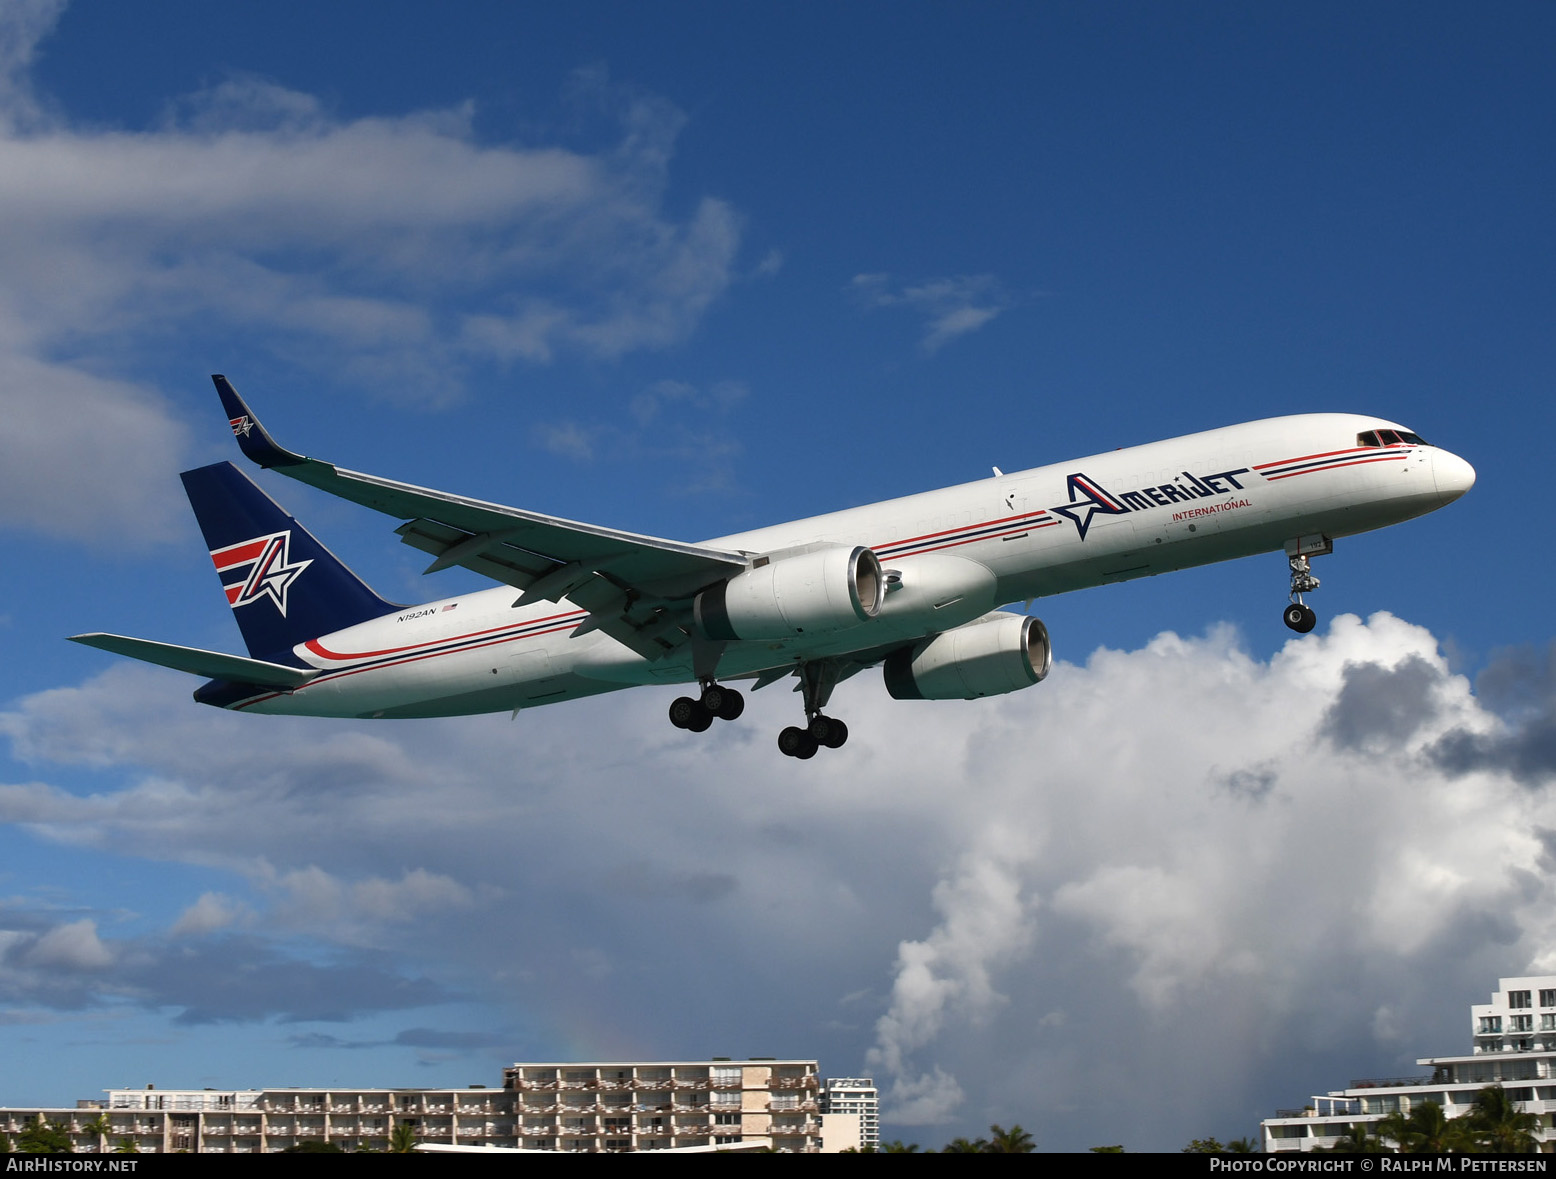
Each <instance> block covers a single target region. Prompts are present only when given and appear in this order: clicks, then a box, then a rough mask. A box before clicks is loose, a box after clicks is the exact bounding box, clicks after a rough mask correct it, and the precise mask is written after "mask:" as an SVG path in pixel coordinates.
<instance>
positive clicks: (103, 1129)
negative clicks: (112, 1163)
mask: <svg viewBox="0 0 1556 1179" xmlns="http://www.w3.org/2000/svg"><path fill="white" fill-rule="evenodd" d="M111 1129H113V1127H112V1126H110V1125H109V1124H108V1119H107V1118H105V1117H104V1116H103V1115H102V1114H98V1115H97V1116H96V1117H95V1118H93V1119H92V1120H91V1121H89V1122H82V1123H81V1132H82V1133H83V1134H96V1135H97V1153H98V1154H107V1153H108V1131H109V1130H111Z"/></svg>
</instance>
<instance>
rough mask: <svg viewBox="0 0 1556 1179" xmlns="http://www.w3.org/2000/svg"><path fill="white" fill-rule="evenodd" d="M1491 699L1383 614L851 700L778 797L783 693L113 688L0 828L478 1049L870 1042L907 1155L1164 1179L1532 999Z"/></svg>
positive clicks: (852, 1062)
mask: <svg viewBox="0 0 1556 1179" xmlns="http://www.w3.org/2000/svg"><path fill="white" fill-rule="evenodd" d="M1061 641H1062V636H1061ZM1490 674H1491V673H1488V675H1490ZM1492 678H1493V679H1494V678H1495V677H1492ZM1504 678H1505V677H1504ZM1525 678H1526V679H1528V680H1530V682H1531V683H1534V684H1535V687H1529V688H1526V689H1520V690H1519V692H1522V693H1523V694H1522V695H1520V694H1519V692H1514V691H1511V690H1509V692H1508V695H1509V696H1510V698H1516V699H1519V700H1521V701H1523V703H1521V704H1520V705H1519V708H1518V709H1517V710H1515V711H1509V712H1508V713H1507V714H1506V715H1505V716H1499V715H1496V714H1493V713H1491V712H1490V711H1488V710H1487V708H1486V707H1485V705H1484V704H1483V703H1482V701H1480V700H1479V699H1477V697H1476V696H1475V695H1474V694H1473V693H1472V691H1471V688H1470V685H1469V683H1468V682H1467V681H1466V680H1465V679H1464V678H1463V677H1460V676H1456V675H1454V674H1452V673H1451V672H1450V671H1449V669H1448V667H1447V666H1446V664H1445V663H1444V661H1443V659H1442V657H1441V655H1440V654H1439V653H1438V651H1437V649H1436V643H1435V641H1434V639H1433V637H1432V636H1431V635H1430V634H1428V633H1427V632H1425V631H1423V630H1421V629H1420V628H1418V627H1414V626H1411V625H1409V624H1407V623H1404V622H1401V621H1400V620H1398V619H1395V618H1392V617H1389V616H1388V615H1377V616H1375V617H1374V618H1372V619H1370V620H1368V621H1367V622H1363V621H1361V620H1359V619H1356V618H1350V617H1341V618H1337V619H1336V620H1335V621H1334V622H1333V624H1332V625H1331V627H1330V628H1329V630H1328V631H1327V632H1326V633H1324V634H1317V633H1315V634H1314V635H1310V636H1307V637H1306V638H1303V639H1300V640H1292V641H1291V642H1290V643H1288V644H1287V646H1286V647H1285V648H1284V649H1283V650H1282V651H1281V652H1279V653H1278V654H1277V655H1276V656H1275V657H1273V658H1272V659H1270V660H1267V661H1265V660H1257V659H1254V658H1251V657H1250V656H1248V655H1247V654H1246V653H1245V652H1243V651H1242V650H1241V649H1240V648H1239V646H1238V644H1237V642H1236V638H1235V635H1234V634H1233V633H1232V632H1230V631H1229V630H1218V631H1215V632H1212V633H1211V634H1209V635H1207V636H1204V637H1200V638H1182V637H1179V636H1176V635H1172V634H1164V635H1162V636H1159V637H1158V638H1157V639H1156V640H1154V641H1153V642H1152V643H1150V644H1149V645H1148V646H1146V647H1144V648H1142V649H1140V650H1137V651H1128V652H1125V651H1110V650H1099V651H1097V652H1096V653H1095V654H1094V655H1093V656H1092V657H1091V658H1090V659H1089V660H1088V661H1087V662H1086V663H1085V664H1084V665H1072V664H1060V665H1057V666H1056V667H1055V669H1054V671H1053V673H1052V675H1051V676H1050V677H1049V679H1048V680H1047V681H1046V682H1045V683H1044V684H1043V685H1042V686H1040V687H1038V688H1034V689H1032V690H1030V691H1027V692H1022V693H1017V694H1015V695H1012V696H1008V697H1002V698H999V699H995V700H985V701H976V702H954V703H941V704H898V703H895V702H892V701H890V700H888V699H886V698H885V695H884V693H883V692H882V690H881V689H880V686H879V682H878V680H875V679H874V677H872V676H861V677H859V678H858V679H855V680H850V681H849V682H848V683H846V684H844V685H843V686H842V687H841V688H840V689H839V691H838V693H837V695H836V697H835V699H834V702H833V705H832V707H831V709H830V711H832V712H834V713H836V714H837V715H839V716H842V717H844V718H846V719H847V720H848V721H849V723H850V727H851V729H852V737H851V738H850V741H849V743H848V745H847V746H846V747H845V748H844V749H842V750H838V751H830V752H824V753H823V754H822V755H819V756H818V757H817V758H816V759H814V760H813V761H811V762H806V763H800V762H795V761H793V760H791V759H785V758H782V757H780V756H779V755H778V754H777V751H776V749H775V748H774V747H773V736H774V734H775V733H776V731H777V729H778V728H779V727H780V726H781V725H783V724H788V723H792V722H793V719H794V717H795V715H797V711H798V706H797V704H796V703H795V698H794V697H793V696H792V695H790V694H788V693H785V692H784V691H783V690H782V688H777V689H775V690H772V691H763V692H760V693H756V694H754V695H752V696H751V697H750V703H749V706H748V708H747V710H746V715H745V717H743V718H742V719H741V720H740V721H739V722H736V723H734V724H728V725H719V726H716V727H715V728H714V729H713V730H710V731H709V732H708V733H705V734H701V735H690V734H686V733H683V732H681V731H678V730H674V729H672V728H671V727H670V726H669V725H668V723H667V722H666V721H665V719H664V715H663V708H664V705H665V703H666V701H667V699H668V695H669V693H668V692H654V691H640V692H633V693H627V694H621V695H614V696H610V697H605V698H599V699H595V700H591V701H585V702H580V703H578V704H576V705H564V706H560V707H557V708H555V709H547V710H544V711H541V712H535V713H524V714H521V715H520V717H519V718H518V720H517V721H514V722H509V721H507V720H506V719H505V718H473V719H469V720H455V721H448V722H427V723H414V724H412V723H407V724H392V723H387V724H386V723H380V724H377V725H373V724H368V723H354V722H352V723H348V722H309V721H306V720H301V721H289V720H286V719H284V718H264V717H244V716H234V715H231V714H223V713H219V712H216V711H213V710H206V709H200V708H198V707H196V706H194V705H191V704H189V703H188V698H187V681H186V680H185V679H184V678H182V677H178V676H176V675H172V674H171V673H162V672H158V671H150V670H148V671H142V670H140V669H134V668H124V669H120V670H116V671H115V672H112V673H108V674H105V675H104V676H101V677H99V678H98V679H96V680H94V681H89V682H88V683H86V684H83V685H81V686H80V687H77V688H72V689H59V690H56V691H53V692H48V693H40V694H37V695H35V696H32V697H28V698H26V699H25V700H22V701H20V702H18V704H17V705H16V706H15V707H14V708H12V709H11V710H10V711H9V712H8V713H6V714H4V715H0V731H4V732H6V733H8V734H9V735H10V738H11V742H12V747H13V750H14V751H15V752H16V753H18V754H22V755H25V756H26V757H27V758H28V759H29V760H30V761H31V762H32V764H33V772H34V773H35V774H36V775H37V776H39V777H40V778H44V779H46V778H47V776H48V773H49V766H50V763H51V762H53V761H56V760H59V761H66V762H69V763H70V764H72V765H74V766H75V767H77V769H76V770H75V771H74V772H75V773H77V774H82V773H88V772H90V773H93V774H95V775H96V777H95V778H93V779H92V780H93V781H95V782H96V783H98V785H96V786H94V787H93V792H92V793H90V794H86V793H81V792H79V790H78V791H77V792H67V791H65V790H63V789H61V788H60V787H58V786H53V785H49V784H46V783H45V782H41V781H40V782H33V783H18V784H14V785H11V786H8V787H5V788H4V789H3V790H0V819H3V820H5V821H10V822H14V823H18V824H22V825H25V826H26V827H27V829H28V830H30V831H33V832H36V833H38V835H39V836H40V837H42V838H48V839H56V840H68V841H70V842H73V843H76V844H80V845H86V846H100V847H105V848H109V847H111V848H112V849H114V852H115V854H116V855H118V856H121V857H128V858H135V857H139V858H142V859H145V860H148V861H155V860H160V859H176V860H183V861H190V862H194V863H197V864H201V865H207V866H209V865H216V866H222V867H225V868H226V869H228V870H230V872H231V873H232V879H233V881H234V885H233V886H232V887H231V888H227V889H225V890H224V891H226V892H228V893H232V894H234V895H236V889H238V888H239V887H242V886H244V885H247V886H248V887H249V888H250V889H252V896H251V897H250V898H248V899H247V900H244V901H243V902H242V903H246V904H249V905H250V906H251V907H252V908H253V909H254V911H255V914H256V916H255V918H254V919H253V922H252V923H249V922H245V923H244V924H243V926H242V928H243V929H244V931H245V935H246V936H249V937H251V938H261V937H264V938H274V939H285V938H288V937H292V936H297V935H303V936H307V937H309V938H313V939H317V941H318V942H320V943H321V944H323V945H326V946H330V945H334V946H338V947H343V948H345V949H350V950H353V951H360V952H363V953H366V952H369V951H371V952H373V953H380V954H382V953H390V954H394V955H397V956H398V960H400V961H403V962H405V963H409V964H416V963H422V962H425V963H429V964H435V968H436V971H437V973H438V976H439V977H440V978H446V979H453V980H458V981H459V983H460V985H461V986H462V987H463V988H464V989H465V990H466V991H469V992H475V993H479V994H481V995H483V996H484V997H485V998H486V999H487V1001H488V1002H489V1003H491V1004H493V1005H494V1007H495V1008H497V1009H498V1011H499V1015H498V1017H497V1018H498V1019H499V1022H500V1021H501V1020H502V1019H505V1018H510V1017H512V1014H513V1013H514V1012H516V1011H523V1012H525V1013H526V1018H530V1019H533V1018H543V1019H547V1020H555V1021H561V1022H564V1023H565V1022H566V1021H568V1020H570V1019H573V1018H584V1017H586V1016H587V1018H588V1019H589V1020H591V1021H592V1022H591V1026H598V1025H599V1024H600V1021H604V1023H605V1024H608V1025H609V1026H602V1027H600V1030H599V1031H598V1032H597V1036H596V1040H595V1043H596V1045H597V1049H596V1050H597V1051H599V1052H608V1051H612V1050H621V1051H644V1052H648V1053H651V1054H653V1053H664V1054H667V1055H672V1056H673V1055H676V1054H685V1053H691V1052H700V1051H707V1052H710V1053H711V1052H730V1051H733V1052H734V1053H735V1054H737V1055H738V1054H740V1053H741V1052H744V1051H748V1052H752V1053H759V1052H771V1051H778V1052H781V1053H787V1052H794V1053H796V1054H809V1053H812V1052H815V1053H818V1054H820V1055H821V1056H822V1058H823V1061H824V1065H825V1067H826V1068H828V1069H829V1070H831V1071H836V1072H845V1073H846V1072H853V1071H854V1069H855V1068H858V1067H860V1066H862V1065H864V1063H865V1059H866V1055H867V1053H869V1052H870V1050H872V1049H873V1050H874V1053H875V1055H874V1056H873V1057H871V1061H872V1064H873V1065H874V1066H875V1067H879V1068H880V1069H881V1070H882V1071H881V1075H880V1077H879V1079H880V1080H881V1081H882V1082H883V1084H884V1085H885V1086H886V1087H887V1091H888V1093H889V1094H890V1095H891V1097H892V1099H893V1101H894V1103H895V1104H894V1107H893V1109H894V1116H895V1117H897V1118H898V1119H899V1120H900V1121H901V1122H902V1123H903V1124H908V1121H909V1119H912V1120H913V1121H914V1122H923V1121H932V1120H936V1119H943V1118H945V1117H946V1116H948V1115H950V1116H952V1118H953V1122H952V1123H950V1124H948V1125H947V1126H946V1128H945V1129H944V1130H943V1131H942V1132H943V1133H946V1134H950V1133H953V1132H956V1133H963V1132H965V1133H979V1132H982V1131H983V1128H984V1127H986V1126H987V1124H988V1123H989V1122H990V1121H999V1122H1001V1123H1002V1124H1009V1123H1010V1122H1013V1121H1014V1122H1020V1123H1021V1124H1022V1125H1023V1126H1025V1127H1027V1128H1028V1129H1029V1130H1034V1131H1036V1132H1037V1135H1038V1138H1039V1140H1040V1141H1041V1142H1042V1143H1043V1144H1044V1146H1045V1147H1053V1148H1058V1149H1080V1148H1084V1147H1085V1146H1086V1145H1090V1144H1094V1143H1097V1142H1116V1141H1121V1140H1124V1141H1126V1142H1127V1144H1128V1145H1129V1146H1130V1147H1131V1149H1144V1148H1153V1147H1154V1148H1156V1149H1163V1148H1165V1149H1175V1148H1176V1147H1177V1146H1181V1145H1182V1143H1183V1142H1186V1141H1187V1140H1188V1138H1190V1137H1199V1136H1204V1135H1205V1134H1208V1133H1215V1134H1217V1135H1218V1136H1222V1137H1237V1136H1239V1135H1242V1134H1246V1133H1249V1132H1250V1131H1251V1129H1252V1127H1251V1124H1250V1122H1249V1119H1250V1118H1251V1117H1253V1116H1256V1115H1257V1114H1259V1113H1261V1112H1268V1110H1269V1109H1272V1108H1274V1106H1275V1105H1277V1104H1290V1103H1292V1102H1295V1101H1297V1100H1299V1099H1300V1098H1302V1097H1303V1096H1304V1095H1305V1093H1306V1092H1309V1091H1315V1090H1314V1089H1312V1088H1309V1087H1310V1086H1313V1087H1316V1088H1317V1089H1322V1088H1326V1087H1332V1086H1333V1085H1334V1084H1337V1083H1342V1082H1343V1081H1345V1080H1347V1079H1348V1078H1350V1077H1352V1076H1360V1075H1364V1074H1369V1073H1370V1074H1374V1075H1393V1074H1396V1073H1398V1072H1400V1071H1402V1070H1403V1071H1408V1070H1409V1069H1411V1068H1413V1060H1414V1057H1415V1056H1417V1055H1424V1054H1427V1053H1433V1052H1443V1053H1452V1052H1459V1051H1462V1050H1463V1049H1464V1048H1465V1047H1466V1045H1465V1044H1464V1019H1463V1014H1464V1010H1465V1005H1466V1004H1468V1003H1470V1002H1475V1001H1482V1000H1483V998H1484V994H1485V993H1486V992H1488V991H1489V990H1490V988H1491V987H1492V986H1493V985H1494V979H1495V978H1496V977H1497V976H1498V974H1499V973H1500V974H1515V973H1521V972H1523V971H1525V970H1528V969H1530V968H1531V967H1534V968H1542V967H1540V966H1539V964H1540V963H1542V962H1544V963H1547V966H1546V967H1543V968H1548V963H1549V959H1550V954H1551V950H1550V947H1551V946H1553V945H1556V797H1553V792H1552V790H1551V788H1550V786H1549V785H1548V784H1542V783H1546V782H1548V779H1547V778H1542V777H1541V776H1540V775H1541V774H1542V773H1544V772H1545V770H1543V769H1542V768H1541V763H1538V762H1537V761H1536V760H1535V757H1536V755H1535V753H1534V752H1531V750H1533V749H1535V748H1536V747H1537V742H1535V741H1534V737H1535V736H1537V735H1538V734H1539V733H1540V732H1543V731H1544V730H1543V729H1542V728H1541V727H1540V726H1542V725H1543V724H1545V719H1544V718H1546V717H1547V716H1548V715H1556V709H1553V707H1552V701H1553V700H1556V693H1553V692H1545V694H1544V695H1541V694H1539V693H1540V692H1544V689H1539V688H1538V682H1537V681H1538V676H1535V675H1533V673H1531V675H1530V676H1526V677H1525ZM1488 682H1490V681H1488ZM1539 682H1543V681H1539ZM1467 741H1468V742H1473V750H1472V752H1473V754H1474V756H1473V757H1469V755H1467V754H1465V753H1464V751H1463V747H1464V743H1465V742H1467ZM1538 747H1539V748H1544V747H1543V746H1538ZM1509 751H1512V752H1509ZM1504 753H1505V754H1506V756H1503V755H1504ZM1514 753H1516V756H1514ZM1549 760H1550V759H1549V758H1547V762H1546V763H1544V764H1545V765H1546V767H1547V768H1549V765H1548V763H1549ZM94 767H95V768H94ZM1542 833H1543V834H1542ZM640 884H641V886H639V885H640ZM191 902H193V903H194V908H195V909H196V910H198V909H199V908H200V907H201V905H200V902H194V898H191ZM236 903H238V902H234V904H236ZM206 907H207V908H212V909H214V908H218V907H219V906H212V905H207V906H206ZM191 920H192V918H191ZM31 936H32V935H31V934H29V935H28V937H29V938H30V937H31ZM217 936H231V935H229V934H227V933H225V932H224V931H217ZM31 944H32V943H31V941H27V942H25V945H31ZM18 945H19V946H20V947H21V949H13V950H12V951H11V957H12V958H13V959H14V958H15V956H16V954H17V953H18V952H25V945H24V944H23V943H18ZM118 962H119V959H118V958H116V959H115V962H114V963H113V964H108V965H105V966H103V967H102V968H101V969H100V974H101V975H102V976H103V977H104V979H105V982H106V981H112V980H113V979H114V978H116V977H118V976H119V974H120V973H121V971H122V970H124V969H125V968H124V967H122V966H120V965H119V964H118ZM213 969H214V966H213ZM276 970H277V972H278V973H279V971H280V965H279V964H278V965H277V967H276ZM266 977H269V976H268V975H267V976H266ZM328 977H331V978H333V977H337V976H335V975H330V976H328ZM374 977H375V978H379V979H382V978H383V975H382V972H381V971H380V973H379V974H378V975H375V976H374ZM625 980H630V981H625ZM326 981H327V978H325V977H323V976H321V979H320V986H321V987H322V986H324V984H325V982H326ZM375 985H377V984H375ZM384 986H385V987H387V989H384V990H382V991H381V992H375V993H382V994H383V995H384V998H383V999H382V1000H381V1002H382V1003H386V1004H392V1003H394V1002H399V1000H396V999H395V998H394V994H395V992H394V990H393V988H392V987H388V984H387V982H386V983H384ZM26 993H27V994H34V993H36V992H33V991H28V992H26ZM157 993H158V994H161V993H163V992H161V991H158V992H157ZM419 993H420V992H418V994H419ZM328 1000H329V995H328V994H327V993H319V994H316V995H314V996H313V997H312V998H311V999H310V1005H309V1006H308V1007H307V1010H310V1011H315V1010H317V1011H330V1010H334V1008H332V1007H331V1006H330V1004H329V1002H328ZM186 1001H189V1000H186ZM245 1004H246V1006H245V1007H244V1010H252V1011H265V1010H273V1009H274V1007H273V1005H272V1006H269V1007H267V1006H266V1004H265V1002H264V1001H263V996H261V995H258V994H252V995H250V994H247V993H246V997H245ZM201 1010H203V1009H201ZM501 1013H507V1014H501ZM537 1013H538V1014H537ZM199 1017H200V1018H216V1017H217V1015H216V1014H214V1013H207V1014H204V1015H200V1016H199ZM872 1023H873V1024H874V1026H873V1027H872V1026H871V1024H872ZM746 1045H750V1047H745V1046H746ZM1185 1077H1191V1078H1193V1084H1185V1083H1184V1078H1185Z"/></svg>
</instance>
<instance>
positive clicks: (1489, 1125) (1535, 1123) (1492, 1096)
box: [1466, 1085, 1540, 1154]
mask: <svg viewBox="0 0 1556 1179" xmlns="http://www.w3.org/2000/svg"><path fill="white" fill-rule="evenodd" d="M1466 1120H1467V1121H1468V1122H1469V1124H1470V1129H1471V1131H1472V1132H1473V1133H1474V1135H1475V1137H1476V1139H1477V1141H1479V1142H1480V1144H1481V1145H1482V1146H1484V1147H1485V1148H1486V1149H1487V1150H1490V1151H1493V1152H1495V1153H1497V1154H1529V1153H1531V1152H1532V1151H1533V1150H1534V1149H1535V1145H1534V1132H1535V1130H1537V1129H1538V1128H1539V1125H1540V1119H1539V1118H1538V1117H1536V1116H1535V1115H1534V1114H1527V1113H1520V1112H1519V1109H1518V1103H1517V1102H1516V1101H1514V1100H1513V1099H1512V1098H1511V1097H1509V1096H1508V1095H1507V1090H1506V1089H1504V1088H1502V1086H1501V1085H1487V1086H1486V1087H1485V1088H1484V1089H1482V1090H1481V1091H1480V1092H1479V1093H1477V1094H1475V1108H1474V1109H1473V1110H1471V1111H1470V1114H1469V1117H1468V1118H1467V1119H1466Z"/></svg>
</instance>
